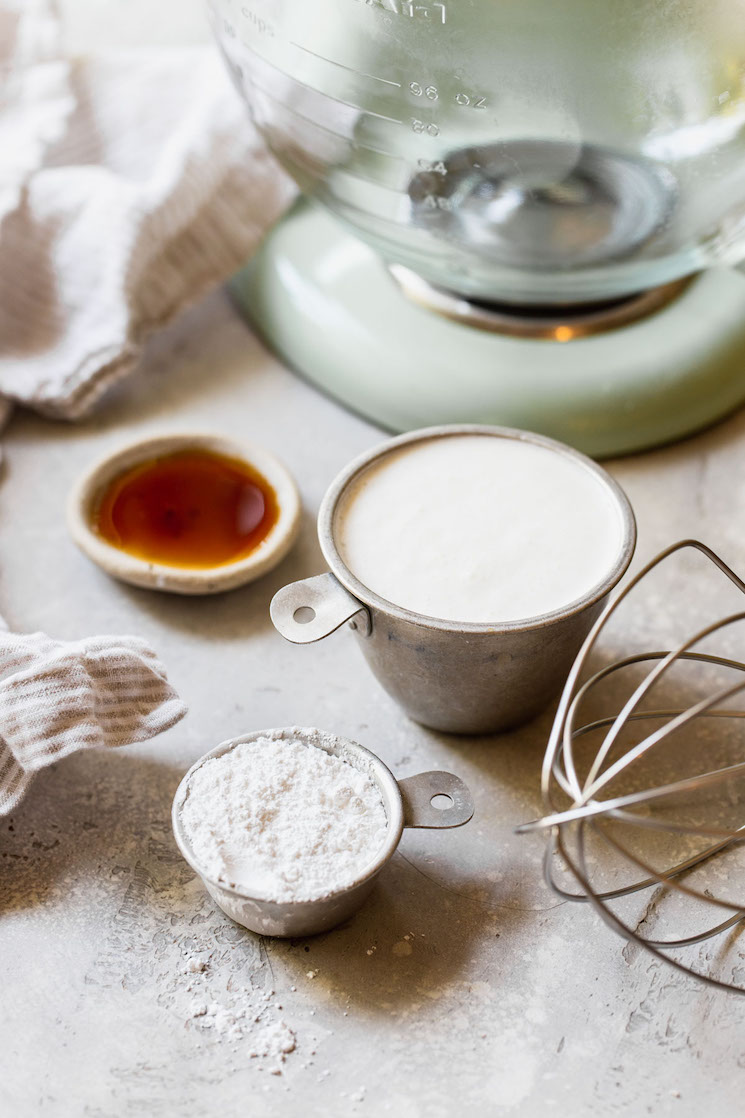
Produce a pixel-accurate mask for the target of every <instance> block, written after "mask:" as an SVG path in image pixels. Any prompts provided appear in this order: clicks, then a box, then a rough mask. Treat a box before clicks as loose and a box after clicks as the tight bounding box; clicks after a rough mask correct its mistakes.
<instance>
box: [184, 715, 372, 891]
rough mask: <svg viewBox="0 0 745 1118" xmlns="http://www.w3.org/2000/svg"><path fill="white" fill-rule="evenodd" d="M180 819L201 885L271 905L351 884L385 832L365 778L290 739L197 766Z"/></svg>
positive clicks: (265, 740)
mask: <svg viewBox="0 0 745 1118" xmlns="http://www.w3.org/2000/svg"><path fill="white" fill-rule="evenodd" d="M307 736H308V735H307V733H304V737H306V738H307ZM319 744H320V743H319ZM182 820H183V825H184V829H185V831H186V834H187V836H188V839H189V842H190V844H191V847H192V850H193V852H194V855H195V857H196V859H197V861H198V862H199V864H200V867H201V868H202V870H203V871H204V873H205V875H206V876H207V877H209V878H211V879H212V880H215V881H222V882H226V883H227V884H230V885H233V886H235V887H236V888H238V889H240V890H241V891H242V892H245V893H246V894H248V895H249V896H254V897H257V898H260V899H263V900H274V901H300V900H303V901H308V900H315V899H318V898H319V897H323V896H326V895H328V894H329V893H332V892H335V891H337V890H339V889H343V888H345V887H346V886H347V885H350V884H351V883H352V882H353V881H354V880H355V878H357V877H358V876H359V874H360V873H361V872H362V871H363V870H364V869H365V868H366V867H367V866H368V865H369V864H370V863H371V862H372V860H373V859H374V857H375V855H376V853H377V852H378V850H379V849H380V847H381V846H382V844H383V841H384V839H385V834H386V829H387V819H386V814H385V808H384V807H383V801H382V798H381V795H380V792H379V790H378V788H377V787H376V786H375V785H374V784H373V782H372V781H371V780H370V778H369V777H368V776H367V774H366V773H364V772H362V771H361V770H360V769H357V768H354V767H353V766H352V765H350V764H349V763H347V762H346V761H345V760H342V758H341V757H338V756H334V755H332V754H330V753H327V752H326V751H325V750H324V749H323V748H317V747H316V745H314V744H308V742H307V740H306V741H303V740H300V739H299V738H294V737H289V736H288V737H282V738H277V737H268V736H267V737H261V738H258V739H256V740H254V741H249V742H244V743H242V744H240V745H237V746H235V747H234V748H233V749H231V750H229V751H228V752H227V753H224V754H223V755H222V756H220V757H214V758H210V759H209V760H208V761H205V762H204V764H202V765H201V766H200V767H199V768H198V769H197V770H196V772H195V773H194V775H193V776H192V778H191V781H190V783H189V790H188V795H187V797H186V799H185V802H184V805H183V808H182Z"/></svg>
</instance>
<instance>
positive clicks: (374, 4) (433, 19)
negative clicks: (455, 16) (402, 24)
mask: <svg viewBox="0 0 745 1118" xmlns="http://www.w3.org/2000/svg"><path fill="white" fill-rule="evenodd" d="M356 3H358V4H364V5H365V7H366V8H380V10H381V11H382V12H385V14H386V15H387V16H405V17H408V18H409V19H416V20H419V21H424V20H426V21H427V22H428V23H435V24H438V23H447V8H446V6H445V5H444V4H437V3H435V4H415V3H414V2H413V0H356Z"/></svg>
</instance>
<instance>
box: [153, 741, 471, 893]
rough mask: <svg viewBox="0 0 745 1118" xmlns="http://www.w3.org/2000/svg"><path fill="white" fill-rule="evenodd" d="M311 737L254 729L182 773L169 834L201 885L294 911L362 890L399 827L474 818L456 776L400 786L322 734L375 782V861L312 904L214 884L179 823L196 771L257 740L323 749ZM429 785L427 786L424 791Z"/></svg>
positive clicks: (362, 752) (372, 759)
mask: <svg viewBox="0 0 745 1118" xmlns="http://www.w3.org/2000/svg"><path fill="white" fill-rule="evenodd" d="M314 736H320V731H318V730H317V729H315V728H312V727H300V726H284V727H280V728H274V729H270V730H254V731H253V732H252V733H249V734H243V735H241V736H240V737H237V738H230V739H229V740H228V741H224V742H221V744H220V745H218V746H216V747H215V748H214V749H211V750H210V751H209V753H205V754H204V755H203V756H202V757H200V758H199V759H198V760H197V761H195V762H194V764H193V765H192V766H191V768H190V769H189V771H188V772H187V773H186V774H185V776H184V777H183V779H182V780H181V782H180V784H179V786H178V788H177V789H176V794H175V796H174V798H173V806H172V808H171V823H172V827H173V834H174V838H175V839H176V845H177V846H178V848H179V850H180V852H181V854H182V856H183V858H184V859H185V860H186V861H187V862H188V864H189V865H190V866H191V868H192V869H193V870H194V872H195V873H197V874H198V875H199V877H201V879H202V880H203V881H204V882H205V883H206V884H208V885H211V886H212V887H213V888H215V889H217V890H223V891H225V892H227V893H231V894H232V895H233V896H235V897H239V898H240V899H242V900H248V901H253V902H254V903H255V904H257V905H261V904H277V903H280V904H283V905H287V906H288V907H293V908H295V909H298V910H299V909H300V908H301V907H302V906H304V905H315V904H317V903H318V902H319V901H326V900H329V899H330V898H332V897H335V896H339V895H341V894H342V893H347V892H349V891H350V890H351V889H355V888H357V886H359V885H363V884H364V883H365V882H366V881H368V880H369V879H370V878H371V877H374V876H375V875H376V874H377V873H379V872H380V870H381V869H382V868H383V866H385V864H386V863H387V862H388V861H389V860H390V859H391V858H392V857H393V854H394V853H395V851H396V849H397V847H398V844H399V842H400V841H401V835H402V834H403V830H404V827H408V826H414V827H457V826H462V824H463V823H467V822H468V820H469V819H470V818H471V816H472V815H473V802H472V800H471V798H470V794H469V793H468V789H467V788H466V787H465V785H463V782H462V781H460V780H459V778H458V777H453V776H452V774H449V773H417V774H416V776H412V777H408V778H405V779H403V780H401V781H400V782H399V781H398V780H396V778H395V776H394V775H393V773H392V772H391V770H390V769H389V768H388V766H387V765H386V764H385V762H384V761H382V760H381V759H380V757H378V756H377V754H375V753H373V752H372V751H371V750H369V749H366V748H365V747H364V746H363V745H360V744H359V743H358V742H355V741H352V740H351V739H349V738H344V737H340V736H339V735H336V734H327V733H323V738H324V739H325V741H327V742H330V743H332V744H333V747H334V748H333V749H331V750H326V752H329V753H332V754H333V755H334V756H337V757H342V759H345V755H346V756H349V755H350V754H351V755H352V756H353V757H355V758H357V759H358V760H360V761H361V762H362V764H360V765H359V766H355V767H357V768H359V770H360V771H362V772H366V773H367V774H368V775H369V776H370V777H371V779H372V780H374V781H375V784H376V786H377V787H378V789H379V791H380V792H381V795H382V798H383V806H384V808H385V810H386V816H387V820H388V828H387V833H386V840H385V843H384V844H383V846H382V847H381V849H380V850H379V851H378V852H377V854H376V855H375V857H374V859H373V860H372V861H371V862H370V863H369V864H368V865H367V866H366V867H365V869H364V870H363V872H362V873H361V874H359V875H358V877H356V878H355V879H354V880H353V881H350V882H348V883H347V884H346V885H345V886H344V887H343V888H341V889H337V890H334V891H332V892H329V893H325V894H324V895H323V896H321V897H314V898H313V899H312V900H300V901H281V902H277V901H274V900H273V899H272V898H270V897H255V896H252V895H251V894H249V893H246V892H244V891H243V890H241V889H239V888H237V887H236V886H235V885H233V884H231V883H230V882H228V881H219V880H216V879H215V878H213V877H210V875H209V874H208V873H206V872H205V871H204V869H203V868H202V866H201V865H200V863H199V859H198V858H197V857H196V855H195V854H194V851H193V850H192V848H191V845H190V843H189V840H188V838H187V835H186V832H185V830H184V827H183V823H182V819H181V810H182V808H183V805H184V803H185V802H186V798H187V796H188V793H189V786H190V784H191V780H192V777H193V776H194V773H195V772H196V771H197V770H198V769H199V768H201V766H202V765H203V764H204V763H205V762H206V761H209V760H212V759H213V758H216V757H222V756H223V755H224V754H225V753H229V752H230V750H232V749H235V748H236V746H238V745H243V744H245V743H249V742H253V741H257V740H258V739H259V738H270V739H272V740H276V741H285V740H288V739H291V738H293V737H294V738H299V739H300V740H301V741H303V742H305V744H308V745H311V746H313V747H314V748H319V749H323V748H324V747H323V746H322V745H320V744H317V743H316V742H314V741H313V740H312V738H313V737H314ZM442 777H449V778H450V780H451V781H452V782H453V784H454V785H455V786H457V787H453V785H447V784H445V785H443V783H442V780H441V779H440V780H435V781H434V783H433V782H432V781H431V780H430V781H428V778H442ZM430 784H431V787H430V786H429V785H430ZM461 788H462V789H463V790H464V792H465V795H464V796H463V797H462V799H461V801H460V802H458V800H457V799H456V798H455V797H456V796H457V794H458V791H459V790H460V789H461ZM443 793H444V794H445V795H447V796H449V797H450V798H451V799H452V800H453V806H452V807H451V808H450V809H448V810H445V811H440V810H438V809H435V808H432V809H431V811H434V815H432V814H430V815H429V816H427V814H426V806H425V803H424V801H426V800H427V799H428V798H429V799H430V801H431V798H432V797H434V796H435V795H437V794H443ZM412 805H413V811H414V816H415V818H413V819H410V818H408V817H407V807H408V808H409V812H410V811H411V807H412ZM451 812H452V813H454V814H455V815H456V817H457V818H456V820H455V821H450V820H449V815H450V813H451Z"/></svg>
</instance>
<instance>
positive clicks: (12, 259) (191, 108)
mask: <svg viewBox="0 0 745 1118" xmlns="http://www.w3.org/2000/svg"><path fill="white" fill-rule="evenodd" d="M0 153H2V154H1V155H0V411H1V410H2V399H1V398H2V397H4V398H5V400H13V401H18V402H19V403H22V404H24V405H27V406H28V407H31V408H35V409H36V410H38V411H40V412H42V413H44V414H46V415H49V416H53V417H57V418H62V419H76V418H78V417H81V416H83V415H85V414H86V413H87V412H88V411H89V410H90V409H91V407H92V406H93V404H94V403H95V401H96V399H97V398H98V397H99V395H100V394H101V393H102V392H103V391H104V390H105V389H106V388H107V387H108V386H109V385H110V384H111V383H112V382H113V381H114V380H116V379H117V378H118V377H121V376H123V375H124V374H125V373H127V372H128V371H129V370H130V369H132V368H133V366H134V365H135V364H136V362H137V358H138V355H139V352H140V349H141V346H142V343H143V341H144V340H145V338H146V337H147V336H148V334H150V333H151V332H152V331H153V330H155V329H156V328H157V327H159V326H162V325H163V324H164V323H166V322H167V321H168V320H169V319H170V318H171V317H172V316H173V315H175V314H176V313H177V311H179V310H180V309H181V308H182V307H183V306H184V305H185V304H187V303H188V302H190V301H192V300H194V299H196V298H197V297H198V296H199V295H201V294H202V293H203V292H204V291H205V290H206V289H207V288H209V287H210V286H212V285H214V284H216V283H219V282H220V281H222V280H224V279H225V278H227V277H228V276H229V275H230V274H231V273H232V272H234V271H235V270H236V269H237V268H238V267H239V266H240V265H241V264H242V263H243V262H244V261H245V260H246V259H247V257H248V256H250V254H251V253H252V251H253V250H254V249H255V248H256V246H257V244H258V242H259V240H260V238H261V236H262V234H263V233H264V232H265V230H266V229H267V228H268V227H269V226H270V225H271V224H272V222H273V221H274V220H275V219H276V218H277V217H278V216H279V215H280V213H281V212H282V210H283V209H284V208H285V207H286V206H287V204H288V203H289V201H290V200H291V198H292V196H293V194H294V192H295V188H294V186H293V185H292V183H291V182H290V180H289V178H288V177H287V176H286V175H285V174H284V173H283V172H282V171H281V169H280V168H279V166H278V164H277V163H276V162H275V161H274V159H273V158H272V157H271V156H270V155H269V153H268V152H267V150H266V148H265V147H264V145H263V143H262V141H261V139H260V137H259V135H258V132H257V131H256V129H255V128H254V127H253V125H252V124H251V122H250V119H249V115H248V111H247V109H246V107H245V106H244V105H243V104H242V102H241V101H240V99H239V97H238V95H237V93H236V92H235V91H234V90H233V89H232V87H231V85H230V80H229V78H228V76H227V73H226V71H225V68H224V66H223V64H222V62H221V60H220V58H219V56H218V54H217V51H216V50H215V49H212V48H210V47H196V48H143V49H136V50H130V51H127V52H106V53H101V54H98V55H96V56H95V57H86V58H77V59H69V58H65V57H64V54H63V49H62V46H61V32H60V26H59V21H58V19H57V17H56V15H55V9H54V6H53V4H52V3H51V0H0ZM0 418H1V416H0Z"/></svg>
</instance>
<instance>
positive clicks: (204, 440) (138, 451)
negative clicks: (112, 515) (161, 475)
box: [67, 432, 301, 594]
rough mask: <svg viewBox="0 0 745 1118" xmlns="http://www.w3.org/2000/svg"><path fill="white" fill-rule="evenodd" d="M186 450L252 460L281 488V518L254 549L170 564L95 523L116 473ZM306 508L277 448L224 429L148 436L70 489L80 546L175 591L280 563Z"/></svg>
mask: <svg viewBox="0 0 745 1118" xmlns="http://www.w3.org/2000/svg"><path fill="white" fill-rule="evenodd" d="M185 450H204V451H211V452H212V453H214V454H218V455H223V456H224V457H227V458H233V459H238V460H239V461H242V462H246V463H247V464H248V465H249V466H252V467H253V468H254V469H255V470H258V472H259V473H260V474H261V475H262V476H263V477H264V478H265V479H266V481H267V482H268V483H269V485H270V486H271V487H272V489H273V490H274V492H275V494H276V497H277V504H278V507H279V516H278V519H277V522H276V523H275V524H274V526H273V527H272V528H271V529H270V531H269V533H268V534H267V536H266V537H265V538H264V539H263V540H262V541H261V543H259V544H258V546H257V547H256V548H255V549H254V550H253V551H251V552H250V554H248V555H246V556H244V557H243V558H241V559H238V560H236V561H235V562H229V563H223V564H220V565H217V566H212V567H178V566H170V565H167V564H165V563H161V562H155V561H151V560H149V559H144V558H140V557H138V556H137V555H133V554H131V553H129V552H127V551H124V550H123V549H122V548H119V547H116V546H115V545H114V544H110V543H108V542H107V541H106V540H105V539H104V538H103V537H102V536H101V535H100V534H99V532H98V531H97V530H96V528H95V526H94V525H95V512H96V507H97V503H98V502H99V501H100V500H101V498H102V497H103V494H104V493H105V491H106V489H107V487H108V486H109V485H110V483H111V482H112V481H113V480H114V479H115V478H117V477H119V476H120V475H121V474H122V473H124V472H125V471H127V470H129V469H131V468H132V467H133V466H137V465H138V464H139V463H142V462H146V461H148V460H150V459H154V458H158V457H166V456H168V455H169V454H177V453H178V452H179V451H185ZM300 511H301V505H300V496H299V494H298V490H297V486H296V485H295V482H294V480H293V478H292V476H291V475H290V473H289V472H288V470H287V469H286V468H285V466H283V465H282V463H281V462H280V461H279V460H278V459H277V458H275V457H274V455H273V454H270V453H269V452H268V451H266V450H263V449H262V448H261V447H258V446H255V445H253V444H251V443H243V442H238V441H236V440H233V439H230V438H227V437H225V436H223V435H216V434H206V433H201V432H185V433H182V434H166V435H161V436H156V437H150V438H146V439H142V440H140V441H138V442H135V443H130V444H128V445H127V446H125V447H122V448H121V449H120V450H117V451H115V452H114V453H113V454H109V455H107V456H106V457H105V458H102V459H100V460H99V461H98V462H95V463H94V464H93V465H92V466H91V467H90V468H89V469H88V470H87V471H86V472H85V473H84V474H83V476H82V477H81V478H80V479H79V481H78V482H77V484H76V485H75V486H74V488H73V490H72V492H71V493H70V496H69V499H68V503H67V526H68V529H69V531H70V535H71V536H72V538H73V540H74V542H75V543H76V544H77V546H78V547H79V548H80V550H81V551H82V552H83V553H84V554H85V555H87V556H88V558H89V559H92V560H93V562H94V563H96V564H97V565H98V566H99V567H101V569H102V570H104V571H106V573H107V574H109V575H111V576H112V577H113V578H118V579H120V580H121V581H122V582H128V583H130V584H131V585H133V586H143V587H146V588H148V589H152V590H167V591H170V592H172V593H174V594H217V593H220V592H222V591H224V590H233V589H234V588H235V587H237V586H243V585H244V584H245V583H247V582H252V581H253V580H254V579H257V578H260V577H261V575H264V574H266V573H267V571H270V570H271V569H272V568H273V567H276V566H277V564H278V563H279V562H281V560H282V559H284V557H285V555H286V554H287V552H288V551H289V550H290V548H291V547H292V545H293V543H294V542H295V540H296V538H297V534H298V531H299V528H300Z"/></svg>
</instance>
